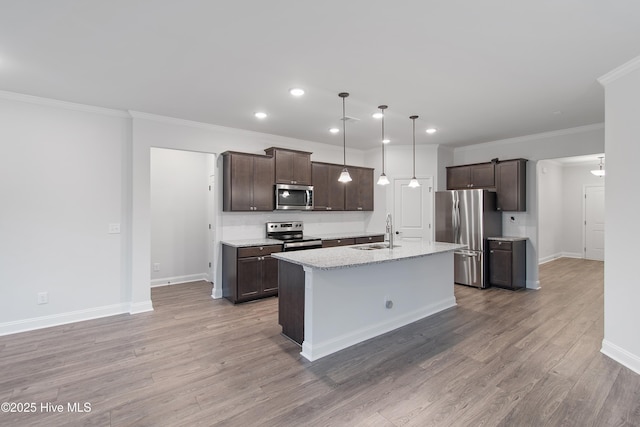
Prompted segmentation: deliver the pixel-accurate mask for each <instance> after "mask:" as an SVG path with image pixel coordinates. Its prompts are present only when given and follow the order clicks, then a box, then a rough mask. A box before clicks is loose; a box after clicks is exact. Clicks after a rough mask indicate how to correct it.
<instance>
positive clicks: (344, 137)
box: [342, 96, 347, 168]
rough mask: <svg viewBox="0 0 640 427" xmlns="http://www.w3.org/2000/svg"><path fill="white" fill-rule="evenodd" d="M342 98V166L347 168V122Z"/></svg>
mask: <svg viewBox="0 0 640 427" xmlns="http://www.w3.org/2000/svg"><path fill="white" fill-rule="evenodd" d="M344 98H345V97H344V96H343V97H342V166H343V167H345V168H346V167H347V123H346V122H347V120H346V117H347V116H346V113H345V108H344Z"/></svg>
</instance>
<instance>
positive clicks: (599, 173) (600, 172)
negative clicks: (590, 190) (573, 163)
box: [591, 157, 604, 177]
mask: <svg viewBox="0 0 640 427" xmlns="http://www.w3.org/2000/svg"><path fill="white" fill-rule="evenodd" d="M598 158H599V159H600V165H598V169H594V170H592V171H591V173H592V174H594V175H595V176H599V177H603V176H604V169H602V168H603V167H604V164H602V159H604V157H598Z"/></svg>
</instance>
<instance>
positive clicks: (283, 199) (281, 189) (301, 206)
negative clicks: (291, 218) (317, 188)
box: [276, 184, 313, 211]
mask: <svg viewBox="0 0 640 427" xmlns="http://www.w3.org/2000/svg"><path fill="white" fill-rule="evenodd" d="M283 209H288V210H298V211H308V210H311V209H313V186H312V185H290V184H276V210H283Z"/></svg>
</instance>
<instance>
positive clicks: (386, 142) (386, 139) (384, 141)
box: [382, 138, 391, 144]
mask: <svg viewBox="0 0 640 427" xmlns="http://www.w3.org/2000/svg"><path fill="white" fill-rule="evenodd" d="M390 142H391V140H390V139H388V138H385V139H383V140H382V143H383V144H388V143H390Z"/></svg>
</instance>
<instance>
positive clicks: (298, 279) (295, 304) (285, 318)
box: [278, 260, 305, 345]
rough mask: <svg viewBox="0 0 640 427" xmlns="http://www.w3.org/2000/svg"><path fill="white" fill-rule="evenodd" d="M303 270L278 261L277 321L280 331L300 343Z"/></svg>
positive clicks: (302, 331)
mask: <svg viewBox="0 0 640 427" xmlns="http://www.w3.org/2000/svg"><path fill="white" fill-rule="evenodd" d="M304 295H305V292H304V270H303V268H302V266H300V265H297V264H292V263H290V262H287V261H282V260H279V261H278V323H280V325H281V326H282V333H283V334H284V335H285V336H287V337H289V338H290V339H291V340H293V341H295V342H297V343H298V344H300V345H302V341H303V340H304Z"/></svg>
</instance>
